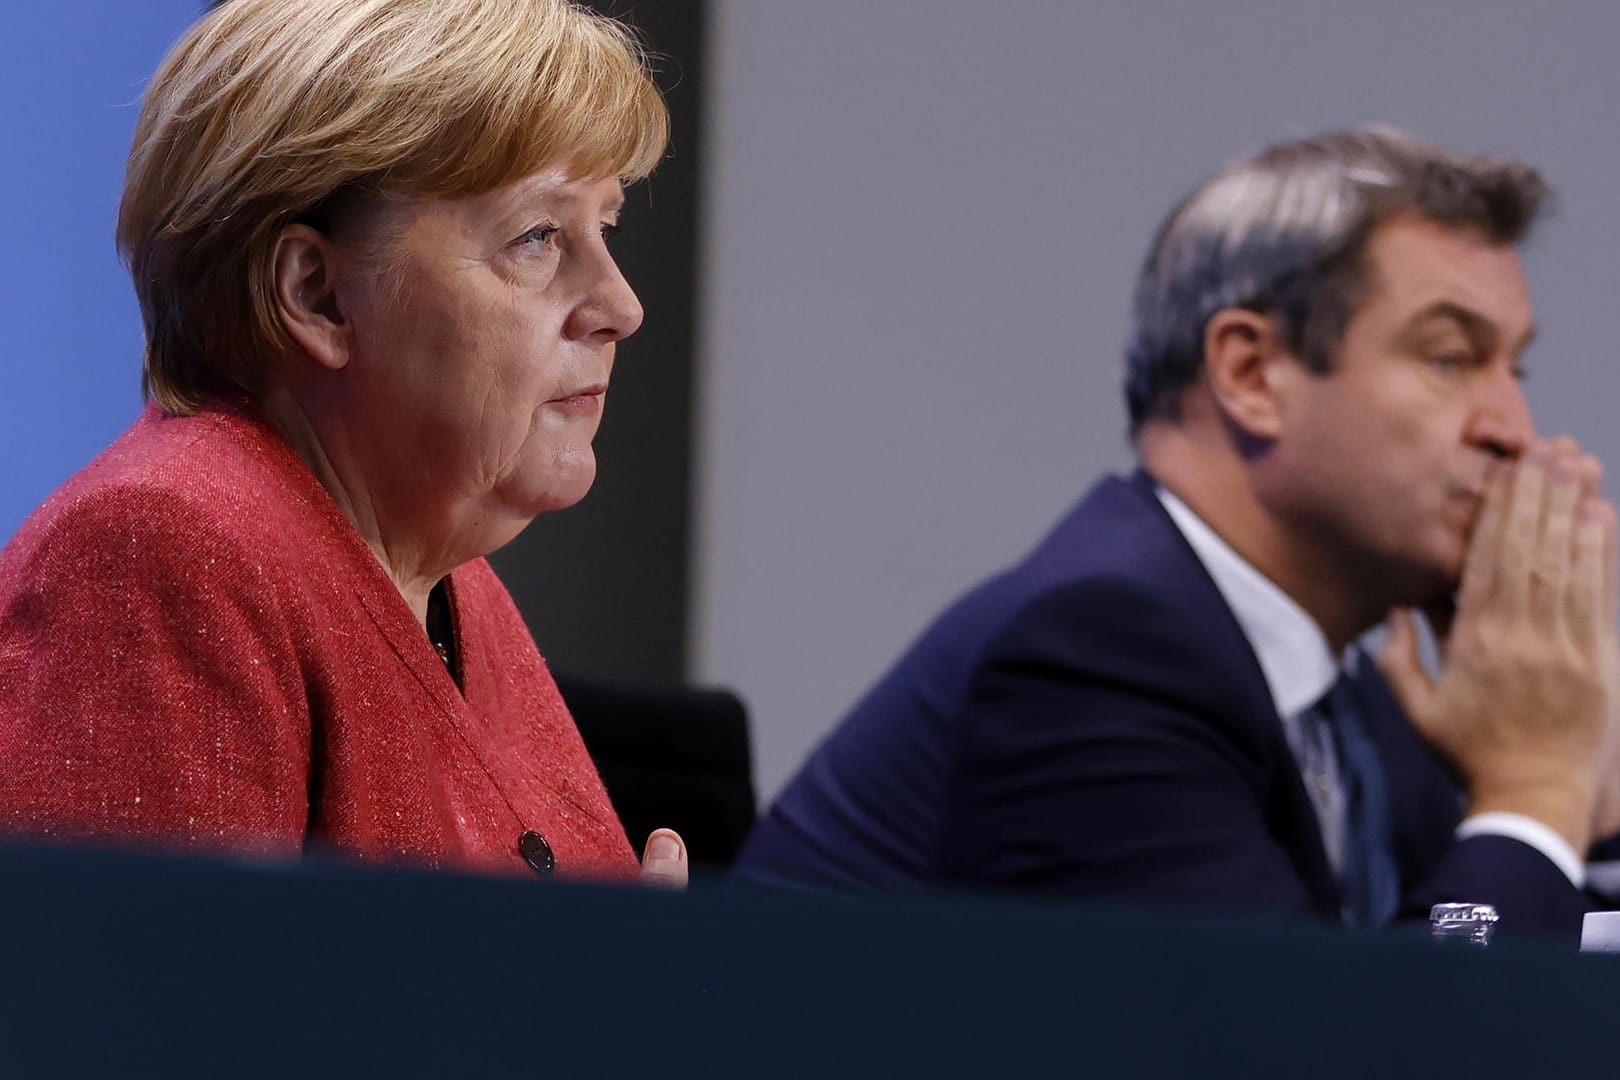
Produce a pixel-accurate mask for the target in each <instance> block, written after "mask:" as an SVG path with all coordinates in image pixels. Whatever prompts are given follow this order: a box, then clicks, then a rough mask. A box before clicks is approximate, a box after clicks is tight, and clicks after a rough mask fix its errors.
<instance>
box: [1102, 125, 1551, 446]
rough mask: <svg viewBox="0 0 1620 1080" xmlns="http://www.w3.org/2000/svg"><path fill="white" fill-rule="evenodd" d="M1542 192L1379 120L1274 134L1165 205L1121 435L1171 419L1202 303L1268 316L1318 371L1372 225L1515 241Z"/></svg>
mask: <svg viewBox="0 0 1620 1080" xmlns="http://www.w3.org/2000/svg"><path fill="white" fill-rule="evenodd" d="M1547 196H1548V187H1547V184H1546V182H1545V181H1544V180H1543V179H1542V178H1541V174H1540V173H1538V172H1537V171H1536V170H1535V169H1533V168H1531V167H1530V166H1529V165H1525V164H1523V163H1521V162H1517V161H1507V160H1502V159H1497V158H1490V157H1463V156H1459V155H1456V154H1452V153H1450V152H1449V151H1447V150H1444V149H1441V148H1440V147H1437V146H1431V145H1428V144H1426V143H1422V142H1419V141H1418V140H1416V139H1413V138H1412V137H1411V136H1409V135H1406V134H1404V133H1402V132H1399V131H1396V130H1394V129H1392V128H1386V127H1369V128H1360V129H1356V130H1352V131H1339V132H1333V133H1330V134H1326V135H1319V136H1315V137H1313V138H1307V139H1298V140H1295V141H1292V142H1286V143H1280V144H1278V145H1276V146H1273V147H1270V148H1269V149H1267V150H1264V151H1262V152H1261V153H1259V154H1257V155H1255V156H1254V157H1250V158H1247V159H1244V160H1242V161H1238V162H1235V163H1233V164H1230V165H1228V166H1226V167H1225V168H1224V169H1222V170H1221V171H1220V172H1218V173H1216V174H1215V175H1214V176H1212V177H1210V178H1209V179H1208V180H1206V181H1204V182H1203V183H1202V184H1200V185H1199V186H1198V187H1197V188H1196V189H1194V191H1193V192H1192V194H1190V195H1188V196H1187V197H1186V198H1185V199H1184V200H1182V202H1181V203H1180V204H1179V205H1177V206H1176V208H1175V209H1174V210H1172V211H1171V212H1170V215H1169V217H1167V218H1166V219H1165V221H1164V223H1163V224H1162V225H1160V226H1159V231H1158V233H1157V235H1156V236H1155V237H1154V240H1153V245H1152V247H1151V248H1150V249H1149V251H1148V256H1147V259H1146V261H1145V262H1144V263H1143V264H1142V270H1141V273H1140V274H1139V275H1138V277H1137V283H1136V299H1135V312H1134V319H1133V326H1132V330H1131V335H1130V339H1129V343H1128V345H1127V347H1126V354H1125V401H1126V405H1127V407H1128V409H1129V411H1130V419H1131V431H1132V433H1133V434H1134V433H1135V432H1136V430H1137V429H1138V428H1139V427H1140V426H1141V425H1142V423H1143V422H1144V421H1146V420H1148V419H1150V418H1153V417H1165V418H1171V419H1174V418H1175V416H1176V415H1177V410H1176V407H1177V403H1178V401H1179V399H1180V396H1181V392H1182V390H1184V389H1185V388H1186V387H1187V386H1188V385H1189V384H1191V383H1192V382H1193V381H1194V380H1195V379H1197V377H1198V373H1199V370H1200V368H1201V367H1202V365H1203V362H1204V328H1205V326H1206V325H1207V324H1208V322H1209V320H1210V317H1211V316H1213V315H1214V314H1215V313H1216V312H1218V311H1222V310H1224V309H1227V308H1245V309H1248V310H1251V311H1256V312H1259V313H1261V314H1265V315H1269V316H1272V317H1274V318H1275V319H1276V320H1277V323H1278V327H1279V333H1280V334H1281V335H1282V340H1283V343H1284V345H1285V346H1286V347H1287V348H1288V349H1289V350H1290V351H1291V352H1292V353H1293V354H1294V355H1296V356H1298V357H1299V358H1300V360H1301V361H1302V362H1303V363H1304V364H1305V365H1306V367H1307V368H1308V369H1309V370H1311V371H1314V372H1318V373H1322V372H1326V371H1328V370H1330V369H1331V367H1332V365H1333V359H1334V354H1335V352H1336V350H1337V347H1338V343H1339V340H1340V339H1341V338H1342V337H1343V335H1344V330H1345V327H1346V325H1347V324H1348V323H1349V321H1350V316H1351V314H1352V313H1353V312H1354V311H1355V309H1356V306H1357V305H1358V304H1359V303H1360V302H1361V300H1362V298H1363V296H1364V293H1365V291H1366V286H1367V284H1368V279H1369V271H1370V268H1369V267H1368V266H1367V265H1366V260H1365V258H1364V255H1365V253H1366V247H1367V240H1368V237H1369V236H1370V235H1371V234H1372V232H1373V230H1374V229H1375V228H1376V227H1377V226H1378V225H1380V224H1381V223H1383V222H1385V221H1387V220H1389V219H1390V218H1391V217H1395V216H1398V215H1402V214H1412V215H1415V216H1417V217H1420V218H1423V219H1426V220H1429V221H1434V222H1437V223H1439V224H1442V225H1447V226H1452V227H1455V228H1458V229H1471V230H1475V231H1477V232H1479V233H1480V234H1481V235H1483V236H1484V237H1485V238H1486V239H1487V240H1489V241H1490V242H1491V243H1493V244H1503V245H1509V244H1517V243H1518V242H1519V241H1520V240H1522V239H1523V238H1524V236H1525V234H1526V233H1527V232H1528V231H1529V228H1530V226H1531V224H1532V222H1534V220H1535V218H1536V215H1537V213H1538V212H1539V211H1540V209H1541V207H1542V204H1543V203H1544V202H1545V201H1546V200H1547Z"/></svg>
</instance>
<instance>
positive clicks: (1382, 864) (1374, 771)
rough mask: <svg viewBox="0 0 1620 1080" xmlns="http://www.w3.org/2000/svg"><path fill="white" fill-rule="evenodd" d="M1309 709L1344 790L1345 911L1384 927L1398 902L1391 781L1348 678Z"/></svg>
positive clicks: (1354, 918) (1365, 922) (1355, 920)
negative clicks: (1324, 734)
mask: <svg viewBox="0 0 1620 1080" xmlns="http://www.w3.org/2000/svg"><path fill="white" fill-rule="evenodd" d="M1307 713H1310V714H1314V716H1311V717H1309V719H1310V720H1313V721H1317V720H1319V721H1320V722H1322V723H1323V726H1325V727H1326V728H1327V729H1328V731H1329V733H1330V734H1331V737H1332V739H1333V746H1334V749H1335V751H1336V752H1337V757H1338V759H1339V777H1340V780H1341V783H1342V786H1343V793H1344V831H1343V837H1344V847H1343V858H1342V863H1343V865H1342V868H1341V876H1342V879H1343V881H1344V891H1345V915H1346V917H1347V918H1348V920H1349V921H1350V922H1351V923H1352V924H1353V925H1355V926H1363V927H1372V926H1383V925H1385V924H1387V923H1388V922H1389V921H1390V919H1392V918H1394V916H1395V910H1396V908H1397V907H1398V906H1399V904H1400V874H1399V872H1398V871H1397V870H1396V868H1395V856H1394V842H1393V830H1392V826H1391V818H1390V808H1389V784H1388V781H1387V779H1386V778H1385V776H1384V767H1383V765H1382V763H1380V762H1379V760H1378V752H1377V751H1376V750H1375V749H1374V748H1373V745H1372V743H1371V742H1370V741H1369V740H1368V738H1367V734H1366V731H1365V730H1364V729H1363V727H1362V724H1361V717H1360V714H1359V712H1358V710H1357V708H1356V700H1355V691H1354V689H1353V688H1352V685H1351V682H1350V679H1349V677H1348V676H1346V675H1340V676H1339V679H1338V681H1337V682H1335V683H1334V684H1333V686H1332V687H1330V688H1329V690H1328V692H1327V693H1326V694H1325V695H1323V697H1322V699H1321V700H1320V701H1318V702H1317V703H1316V704H1315V705H1313V706H1312V707H1311V708H1310V709H1309V710H1307ZM1308 782H1309V778H1307V783H1308Z"/></svg>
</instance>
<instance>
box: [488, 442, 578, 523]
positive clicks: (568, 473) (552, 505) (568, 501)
mask: <svg viewBox="0 0 1620 1080" xmlns="http://www.w3.org/2000/svg"><path fill="white" fill-rule="evenodd" d="M595 482H596V455H594V454H592V453H590V452H589V451H588V450H587V451H586V453H585V454H584V455H582V456H581V457H577V458H573V459H571V460H569V461H567V462H561V463H553V464H552V465H551V467H550V468H547V469H545V470H543V471H542V470H538V469H537V470H535V472H534V473H532V474H528V475H525V474H519V475H517V476H514V477H511V478H509V479H508V481H507V482H506V483H505V484H503V485H501V487H500V488H499V489H498V491H497V494H498V495H499V496H500V500H501V502H502V504H503V505H505V506H507V507H510V508H511V509H512V510H514V511H516V512H517V513H519V514H522V515H523V516H525V517H531V518H532V517H534V516H535V515H536V514H545V513H549V512H551V511H553V510H566V509H568V508H569V507H570V506H573V505H574V504H575V503H577V502H579V501H580V500H581V499H583V498H584V497H585V496H586V495H587V494H589V493H590V490H591V485H592V484H594V483H595Z"/></svg>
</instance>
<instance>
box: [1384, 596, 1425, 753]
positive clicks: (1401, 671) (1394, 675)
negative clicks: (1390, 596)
mask: <svg viewBox="0 0 1620 1080" xmlns="http://www.w3.org/2000/svg"><path fill="white" fill-rule="evenodd" d="M1387 625H1388V627H1389V633H1388V634H1386V635H1385V637H1384V647H1383V648H1381V649H1379V650H1378V658H1377V659H1378V670H1379V671H1381V672H1382V673H1383V675H1384V681H1385V682H1387V683H1388V684H1389V688H1390V690H1391V691H1392V692H1393V693H1394V694H1395V700H1396V701H1398V702H1400V705H1401V709H1402V711H1404V712H1405V713H1406V715H1407V717H1408V718H1409V719H1410V720H1411V721H1412V724H1413V726H1414V727H1416V728H1417V729H1418V731H1419V732H1422V731H1423V724H1424V721H1425V720H1426V718H1427V717H1428V715H1429V698H1430V696H1431V695H1432V694H1433V693H1434V680H1432V679H1430V678H1429V673H1428V671H1427V670H1425V669H1424V667H1423V658H1422V656H1420V655H1419V653H1418V633H1417V625H1416V624H1415V623H1414V622H1413V619H1412V613H1411V612H1410V611H1407V610H1406V609H1405V608H1396V609H1395V610H1394V611H1391V612H1390V613H1389V621H1388V624H1387Z"/></svg>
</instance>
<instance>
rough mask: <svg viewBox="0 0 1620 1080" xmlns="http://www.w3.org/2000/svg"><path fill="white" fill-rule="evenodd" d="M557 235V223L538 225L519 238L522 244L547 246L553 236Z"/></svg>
mask: <svg viewBox="0 0 1620 1080" xmlns="http://www.w3.org/2000/svg"><path fill="white" fill-rule="evenodd" d="M556 235H557V226H555V225H536V226H535V227H534V228H532V229H530V230H529V231H528V232H526V233H524V234H523V235H522V236H520V237H519V238H518V242H519V243H520V244H534V245H535V246H536V247H545V246H546V245H547V244H549V243H551V240H552V237H554V236H556Z"/></svg>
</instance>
